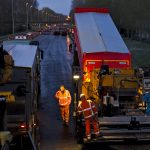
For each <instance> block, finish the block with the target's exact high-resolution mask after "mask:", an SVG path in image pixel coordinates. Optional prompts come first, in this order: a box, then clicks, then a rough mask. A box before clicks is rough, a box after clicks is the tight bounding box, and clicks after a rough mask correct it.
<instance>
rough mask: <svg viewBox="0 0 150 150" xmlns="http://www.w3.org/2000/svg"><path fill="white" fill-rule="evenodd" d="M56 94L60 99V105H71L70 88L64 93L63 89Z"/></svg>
mask: <svg viewBox="0 0 150 150" xmlns="http://www.w3.org/2000/svg"><path fill="white" fill-rule="evenodd" d="M55 96H56V98H57V99H58V100H59V105H60V106H66V105H70V103H71V95H70V92H69V91H68V90H65V91H64V93H62V92H61V91H57V92H56V95H55Z"/></svg>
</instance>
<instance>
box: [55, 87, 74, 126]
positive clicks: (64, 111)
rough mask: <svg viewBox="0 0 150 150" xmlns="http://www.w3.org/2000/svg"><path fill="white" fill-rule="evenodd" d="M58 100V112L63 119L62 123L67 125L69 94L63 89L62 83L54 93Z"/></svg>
mask: <svg viewBox="0 0 150 150" xmlns="http://www.w3.org/2000/svg"><path fill="white" fill-rule="evenodd" d="M55 97H56V99H57V100H58V103H59V107H60V113H61V117H62V120H63V125H65V126H68V125H69V124H68V123H69V106H70V104H71V95H70V92H69V91H68V90H66V89H65V87H64V85H61V86H60V90H59V91H57V92H56V94H55Z"/></svg>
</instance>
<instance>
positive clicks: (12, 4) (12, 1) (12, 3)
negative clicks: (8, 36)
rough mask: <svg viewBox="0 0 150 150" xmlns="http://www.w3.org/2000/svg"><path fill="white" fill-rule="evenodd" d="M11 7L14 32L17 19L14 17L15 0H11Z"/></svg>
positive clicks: (13, 31)
mask: <svg viewBox="0 0 150 150" xmlns="http://www.w3.org/2000/svg"><path fill="white" fill-rule="evenodd" d="M11 7H12V8H11V9H12V34H13V35H14V33H15V19H14V0H11Z"/></svg>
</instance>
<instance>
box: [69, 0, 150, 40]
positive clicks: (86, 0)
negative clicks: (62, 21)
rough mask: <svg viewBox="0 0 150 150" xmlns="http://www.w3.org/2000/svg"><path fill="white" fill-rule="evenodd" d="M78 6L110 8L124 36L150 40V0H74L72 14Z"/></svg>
mask: <svg viewBox="0 0 150 150" xmlns="http://www.w3.org/2000/svg"><path fill="white" fill-rule="evenodd" d="M76 7H96V8H100V7H105V8H109V10H110V15H111V16H112V18H113V20H114V22H115V24H116V26H117V27H118V29H119V31H120V33H121V34H122V35H123V36H125V37H128V38H131V39H135V40H145V41H150V0H73V1H72V10H71V12H70V15H71V16H73V13H74V8H76Z"/></svg>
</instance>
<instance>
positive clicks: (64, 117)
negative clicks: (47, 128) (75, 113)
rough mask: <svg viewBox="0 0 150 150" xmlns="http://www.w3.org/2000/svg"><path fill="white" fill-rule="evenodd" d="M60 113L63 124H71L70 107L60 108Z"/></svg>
mask: <svg viewBox="0 0 150 150" xmlns="http://www.w3.org/2000/svg"><path fill="white" fill-rule="evenodd" d="M60 113H61V117H62V120H63V122H66V123H68V122H69V105H67V106H60Z"/></svg>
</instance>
